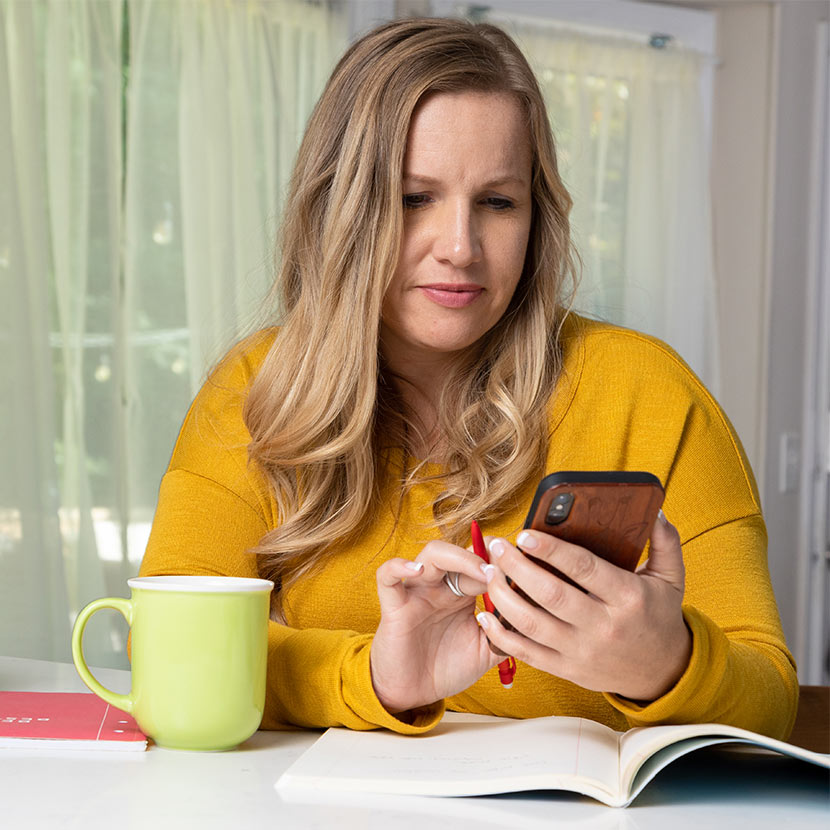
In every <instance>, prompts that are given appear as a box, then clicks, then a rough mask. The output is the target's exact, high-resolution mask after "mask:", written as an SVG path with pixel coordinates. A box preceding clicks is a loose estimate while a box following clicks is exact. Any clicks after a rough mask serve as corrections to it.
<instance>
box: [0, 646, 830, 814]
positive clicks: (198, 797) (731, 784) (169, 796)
mask: <svg viewBox="0 0 830 830" xmlns="http://www.w3.org/2000/svg"><path fill="white" fill-rule="evenodd" d="M94 673H95V675H96V676H97V677H98V679H99V680H100V681H101V682H102V683H103V684H104V685H105V686H109V687H110V688H111V689H113V690H114V691H117V692H128V691H129V685H130V678H129V673H128V672H124V671H116V670H112V669H97V670H94ZM0 690H4V691H27V690H28V691H86V687H85V686H84V685H83V683H82V682H81V680H80V678H79V677H78V675H77V674H76V672H75V668H74V666H72V665H70V664H65V663H50V662H45V661H39V660H27V659H20V658H13V657H0ZM316 737H317V733H315V732H303V731H297V732H257V733H256V734H255V735H254V736H253V737H252V738H251V739H250V740H248V741H246V742H245V743H244V744H242V746H241V747H240V748H239V749H237V750H235V751H231V752H222V753H199V752H182V751H176V750H165V749H159V748H158V747H156V746H153V745H151V746H150V747H149V748H148V749H147V751H146V752H90V751H83V750H74V751H73V750H45V749H35V748H31V749H30V748H28V747H27V748H25V749H0V827H2V828H9V830H12V828H14V830H17V828H21V829H24V830H40V829H41V828H44V830H45V828H49V830H52V828H83V830H97V828H119V829H120V828H124V830H131V829H132V828H136V829H138V828H141V830H164V829H165V828H177V830H180V829H181V828H190V827H193V828H198V830H210V828H237V827H238V828H246V829H247V828H260V827H262V828H274V829H275V830H276V828H279V830H294V829H295V828H297V830H316V828H338V830H352V828H354V830H357V828H361V830H375V828H377V830H395V829H396V828H404V830H424V828H426V829H427V830H444V828H447V830H450V828H451V830H461V828H468V827H469V828H476V830H482V829H483V828H485V829H486V828H502V829H503V830H520V828H543V827H544V828H550V827H573V828H579V829H580V830H610V829H611V828H625V829H626V830H641V829H642V830H646V828H654V830H657V828H659V829H660V830H687V828H688V830H708V828H729V830H734V828H754V829H755V830H764V828H776V830H778V828H780V827H781V826H782V824H784V823H785V822H786V826H788V827H793V828H799V829H800V828H813V827H815V828H819V827H820V828H822V830H827V828H828V827H830V777H828V774H827V771H826V770H821V769H819V768H817V767H813V766H812V765H810V764H805V763H801V762H797V761H793V760H791V759H786V758H781V757H778V756H770V755H760V754H759V755H748V756H745V757H741V758H740V759H738V760H736V759H735V757H734V756H731V757H730V756H729V755H728V754H726V753H723V752H717V751H712V750H701V751H698V752H697V753H693V754H692V755H691V756H688V757H686V758H683V759H680V760H679V761H676V762H675V763H674V764H672V765H670V766H669V767H668V768H667V769H666V770H664V771H663V772H661V773H660V774H659V775H658V777H657V778H656V779H655V780H654V781H652V782H651V783H650V784H649V786H648V787H647V788H646V790H645V791H644V792H643V793H642V794H641V795H640V796H639V797H638V798H637V800H636V801H635V802H634V804H633V805H632V806H631V807H628V808H626V809H614V808H611V807H605V806H604V805H601V804H598V803H597V802H595V801H592V800H590V799H587V798H583V797H581V796H577V795H574V794H571V793H556V792H534V793H523V794H511V795H505V796H491V797H486V798H456V799H447V798H414V797H412V798H393V797H389V796H360V797H355V798H354V799H351V798H350V797H349V796H333V797H332V796H327V795H326V794H325V793H322V792H321V793H319V795H318V796H317V797H316V798H315V800H314V802H313V803H289V802H287V801H285V800H284V798H282V797H280V795H279V794H278V793H277V792H276V790H275V789H274V782H275V781H276V780H277V778H278V777H279V776H280V774H281V773H282V772H283V771H284V770H285V769H286V768H287V767H288V766H289V765H290V764H291V763H292V762H293V761H294V759H295V758H297V757H298V756H299V755H300V754H301V753H302V752H303V751H304V750H305V749H306V748H308V747H309V746H310V745H311V744H312V743H313V741H314V740H315V738H316Z"/></svg>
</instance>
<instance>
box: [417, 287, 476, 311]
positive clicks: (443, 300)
mask: <svg viewBox="0 0 830 830" xmlns="http://www.w3.org/2000/svg"><path fill="white" fill-rule="evenodd" d="M418 288H420V289H421V291H422V292H423V293H424V294H425V295H426V296H427V297H428V298H429V299H430V300H432V302H434V303H437V304H438V305H441V306H444V307H445V308H463V307H464V306H468V305H470V303H473V302H475V301H476V299H478V297H479V296H480V295H481V294H482V293H483V292H484V289H483V288H482V287H481V286H480V285H476V284H475V283H432V284H430V285H419V286H418Z"/></svg>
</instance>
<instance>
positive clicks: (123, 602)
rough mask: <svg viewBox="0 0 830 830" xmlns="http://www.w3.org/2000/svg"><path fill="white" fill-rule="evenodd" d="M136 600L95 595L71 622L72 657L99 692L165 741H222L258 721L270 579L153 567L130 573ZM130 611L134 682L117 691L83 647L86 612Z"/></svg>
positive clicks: (181, 744)
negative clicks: (99, 676) (156, 571)
mask: <svg viewBox="0 0 830 830" xmlns="http://www.w3.org/2000/svg"><path fill="white" fill-rule="evenodd" d="M127 584H128V585H129V586H130V588H131V590H132V596H131V598H130V599H123V598H121V597H108V598H107V599H98V600H95V601H94V602H91V603H89V605H87V606H86V607H85V608H84V609H83V610H82V611H81V613H80V614H79V615H78V619H77V620H76V621H75V627H74V629H73V631H72V658H73V660H74V661H75V667H76V668H77V670H78V673H79V674H80V675H81V679H82V680H83V681H84V683H86V685H87V686H89V688H90V689H91V690H92V691H93V692H95V694H96V695H98V696H99V697H101V698H103V699H104V700H105V701H106V702H107V703H109V704H111V705H112V706H115V707H117V708H118V709H123V710H124V711H125V712H129V713H130V714H131V715H132V716H133V717H134V718H135V719H136V721H137V722H138V725H139V726H140V727H141V730H142V731H143V732H144V733H145V734H146V735H148V736H149V737H151V738H152V739H153V740H154V741H155V742H156V743H157V744H158V745H159V746H164V747H169V748H171V749H197V750H223V749H233V747H235V746H237V745H238V744H240V743H242V741H244V740H246V739H247V738H249V737H250V736H251V735H253V734H254V732H256V730H257V729H258V728H259V724H260V721H261V720H262V713H263V710H264V707H265V671H266V664H267V657H268V611H269V596H270V593H271V589H272V588H273V587H274V583H273V582H270V581H269V580H267V579H241V578H237V577H230V576H147V577H137V578H135V579H129V580H127ZM101 608H113V609H115V610H116V611H119V612H120V613H121V614H123V615H124V617H125V619H126V620H127V624H128V625H129V626H130V629H131V633H132V649H131V664H132V689H131V691H130V694H128V695H119V694H116V693H115V692H111V691H110V690H109V689H105V688H104V687H103V686H102V685H101V684H100V683H99V682H98V681H97V680H96V679H95V678H94V677H93V676H92V674H91V673H90V671H89V668H88V667H87V665H86V661H85V660H84V654H83V635H84V628H85V627H86V624H87V621H88V620H89V618H90V617H91V616H92V615H93V614H94V613H95V612H96V611H98V610H100V609H101Z"/></svg>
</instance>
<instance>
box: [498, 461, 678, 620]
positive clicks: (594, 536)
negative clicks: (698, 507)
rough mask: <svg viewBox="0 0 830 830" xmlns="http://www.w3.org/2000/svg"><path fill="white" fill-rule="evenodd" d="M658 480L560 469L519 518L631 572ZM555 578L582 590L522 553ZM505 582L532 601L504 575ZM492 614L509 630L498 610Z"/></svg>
mask: <svg viewBox="0 0 830 830" xmlns="http://www.w3.org/2000/svg"><path fill="white" fill-rule="evenodd" d="M664 495H665V493H664V491H663V485H662V484H661V483H660V480H659V479H658V478H657V477H656V476H654V475H652V474H651V473H645V472H627V471H617V470H614V471H603V472H585V471H579V472H561V473H551V474H550V475H547V476H545V477H544V478H543V479H542V481H541V482H540V483H539V486H538V487H537V489H536V495H535V496H534V499H533V504H531V506H530V511H529V512H528V514H527V519H526V520H525V525H524V526H525V528H529V529H533V530H540V531H542V532H543V533H549V534H551V536H557V537H559V538H560V539H564V540H565V541H566V542H572V543H573V544H575V545H579V546H580V547H583V548H587V549H588V550H589V551H591V552H592V553H594V554H596V555H597V556H600V557H602V558H603V559H605V560H607V561H608V562H611V563H612V564H614V565H616V566H617V567H620V568H624V569H625V570H627V571H633V570H634V569H635V568H636V567H637V563H638V562H639V560H640V556H641V554H642V552H643V549H644V548H645V546H646V542H647V541H648V538H649V536H650V535H651V530H652V528H653V527H654V522H655V521H656V519H657V513H658V511H659V510H660V507H661V506H662V504H663V498H664ZM525 556H527V557H528V558H529V559H531V560H533V562H534V563H535V564H537V565H539V566H540V567H542V568H544V569H545V570H546V571H549V572H550V573H553V574H555V575H556V576H558V577H559V578H560V579H562V580H564V581H565V582H567V583H569V584H570V585H575V586H576V587H577V588H579V589H580V590H583V591H584V590H585V589H584V588H582V586H580V585H578V584H577V583H575V582H574V581H573V580H572V579H570V578H569V577H567V576H565V574H563V573H561V572H560V571H558V570H557V569H556V568H554V567H553V566H552V565H550V564H548V563H547V562H544V561H543V560H541V559H537V558H536V557H535V556H531V555H530V554H529V553H525ZM507 582H508V584H509V585H510V586H511V587H512V588H513V590H514V591H516V592H517V593H518V594H519V595H520V596H522V597H523V598H524V599H526V600H527V601H528V602H531V603H533V604H534V605H536V604H537V603H536V602H534V600H533V599H531V598H530V597H529V596H528V595H527V594H526V593H525V592H524V591H522V590H521V588H519V587H518V586H517V585H515V584H514V583H513V580H511V579H510V578H509V577H508V578H507ZM496 616H497V617H498V618H499V619H501V621H502V624H503V625H504V626H505V627H506V628H510V629H511V630H512V626H511V625H510V624H509V623H508V622H507V620H505V619H502V617H501V615H500V614H499V612H498V610H496Z"/></svg>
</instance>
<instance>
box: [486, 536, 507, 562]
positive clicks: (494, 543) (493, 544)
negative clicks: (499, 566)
mask: <svg viewBox="0 0 830 830" xmlns="http://www.w3.org/2000/svg"><path fill="white" fill-rule="evenodd" d="M489 550H490V553H491V555H492V556H495V557H496V559H498V558H499V557H500V556H501V555H502V554H503V553H504V541H503V540H502V539H491V540H490V548H489Z"/></svg>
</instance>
